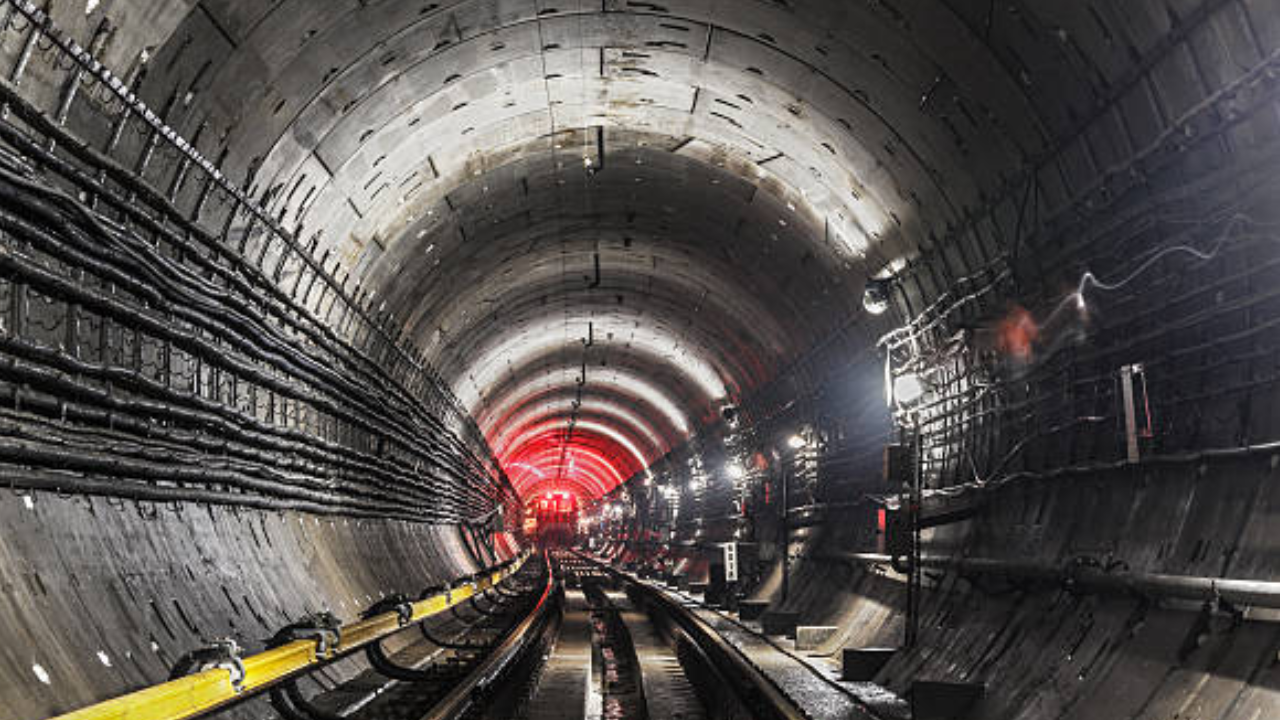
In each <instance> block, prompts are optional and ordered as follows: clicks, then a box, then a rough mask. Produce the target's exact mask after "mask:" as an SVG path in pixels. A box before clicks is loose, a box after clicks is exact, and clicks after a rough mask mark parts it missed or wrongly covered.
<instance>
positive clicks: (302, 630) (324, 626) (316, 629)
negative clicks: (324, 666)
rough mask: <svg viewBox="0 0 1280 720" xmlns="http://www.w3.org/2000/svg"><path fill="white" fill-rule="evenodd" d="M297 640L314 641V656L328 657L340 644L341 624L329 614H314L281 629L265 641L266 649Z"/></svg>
mask: <svg viewBox="0 0 1280 720" xmlns="http://www.w3.org/2000/svg"><path fill="white" fill-rule="evenodd" d="M297 640H314V641H315V643H316V656H317V657H322V658H324V657H329V654H330V653H331V652H333V649H334V648H336V647H337V646H338V645H340V644H341V643H342V622H341V621H340V620H338V618H337V617H336V616H335V615H334V614H333V613H331V612H328V611H325V612H319V613H315V614H314V615H310V616H308V617H306V618H303V619H302V620H299V621H298V622H296V623H293V624H290V625H286V626H284V627H283V628H281V629H280V631H279V632H277V633H276V634H275V635H274V636H272V638H271V639H270V640H269V641H267V647H268V648H275V647H280V646H281V645H285V644H288V643H291V642H295V641H297Z"/></svg>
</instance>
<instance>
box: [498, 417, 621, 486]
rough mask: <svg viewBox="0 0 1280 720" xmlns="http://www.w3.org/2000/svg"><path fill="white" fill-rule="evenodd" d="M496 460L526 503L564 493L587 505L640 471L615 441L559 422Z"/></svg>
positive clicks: (529, 432) (524, 435)
mask: <svg viewBox="0 0 1280 720" xmlns="http://www.w3.org/2000/svg"><path fill="white" fill-rule="evenodd" d="M499 460H500V461H501V463H502V466H503V468H504V469H505V470H506V472H507V475H508V477H510V478H511V482H512V484H513V485H514V486H515V489H516V491H517V492H518V493H519V494H520V496H521V497H524V498H529V497H535V496H537V495H540V494H546V493H559V492H568V493H570V494H572V495H573V496H574V497H576V498H579V499H581V500H582V501H589V500H592V499H595V498H599V497H601V496H603V495H605V494H606V493H608V492H609V491H610V490H612V489H613V488H615V487H617V486H618V485H619V484H621V483H622V482H623V481H624V480H626V479H627V478H629V477H631V476H632V475H634V474H635V473H638V472H640V471H641V470H643V469H644V466H643V465H642V460H641V458H638V457H637V456H636V453H635V452H633V451H632V450H630V449H628V448H627V447H625V446H624V445H623V443H621V442H619V441H618V440H617V439H616V438H613V437H609V436H608V435H606V434H604V433H601V432H598V431H594V430H591V429H584V428H575V429H573V430H569V429H567V428H566V426H565V423H563V422H559V421H547V422H544V423H542V424H540V425H535V426H533V427H530V428H527V429H525V430H524V431H523V432H521V433H520V434H519V440H518V441H517V442H515V443H513V444H512V445H511V447H509V448H504V449H503V450H502V451H501V454H500V456H499Z"/></svg>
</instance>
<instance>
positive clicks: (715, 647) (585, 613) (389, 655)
mask: <svg viewBox="0 0 1280 720" xmlns="http://www.w3.org/2000/svg"><path fill="white" fill-rule="evenodd" d="M322 615H323V614H322ZM322 615H317V616H313V617H311V618H308V619H307V620H306V621H305V622H299V623H294V624H292V625H290V626H287V627H285V628H283V629H282V630H281V631H280V632H279V633H278V634H277V635H276V637H275V638H273V639H272V640H271V641H269V642H268V644H267V650H266V651H265V652H263V653H261V654H258V655H254V656H245V657H243V658H242V657H240V656H239V655H236V654H230V655H227V656H226V657H221V656H220V657H219V658H203V659H200V660H198V661H196V660H193V662H194V663H195V664H194V665H193V666H192V668H190V669H188V670H187V671H184V672H186V674H178V675H175V678H174V679H173V680H170V681H169V682H168V683H162V684H159V685H155V686H152V687H150V688H144V689H142V690H139V691H137V692H135V693H133V694H131V695H128V696H122V697H121V698H118V699H115V700H111V701H107V702H105V703H102V704H100V705H97V706H90V707H87V708H83V709H81V710H80V711H77V712H76V713H74V714H72V715H70V716H66V717H64V718H61V719H60V720H71V719H72V718H74V720H124V719H125V718H127V719H128V720H185V719H186V718H194V717H197V716H201V715H207V714H208V713H209V712H210V711H216V712H219V713H225V714H224V715H223V716H224V717H227V718H228V719H231V718H234V719H235V720H240V719H241V718H246V719H254V720H257V719H259V718H261V719H263V720H276V719H277V718H278V719H279V720H347V719H352V720H454V719H461V718H469V719H473V720H509V719H511V718H517V719H520V720H561V719H565V720H568V719H578V718H585V719H587V720H644V719H646V718H655V719H657V718H664V719H665V718H673V719H676V720H703V719H704V718H706V719H708V720H721V719H726V720H735V719H737V718H766V719H769V720H773V719H785V720H791V719H793V718H803V717H806V715H804V714H803V713H801V712H800V710H799V709H798V708H797V706H796V705H795V704H793V703H792V701H791V700H790V699H789V698H788V696H787V695H786V694H784V693H783V692H781V691H780V690H779V688H778V686H776V685H775V684H774V683H773V681H771V680H770V679H769V678H768V677H766V676H765V674H764V673H762V672H760V671H759V669H757V668H755V667H754V666H752V665H751V664H750V663H749V662H747V660H746V658H745V657H744V656H743V655H742V653H740V652H738V651H737V650H735V649H733V647H732V646H730V645H728V643H727V642H726V641H725V640H724V639H722V638H721V636H720V634H719V633H717V632H716V631H715V630H713V629H712V628H711V626H710V625H709V624H708V623H707V622H706V621H704V620H701V619H699V617H698V615H697V613H696V612H694V611H693V610H692V609H691V608H690V607H687V606H686V605H685V604H683V603H682V602H680V601H679V600H678V599H676V598H675V597H674V596H672V595H671V594H670V593H669V592H667V591H665V590H662V589H660V588H658V587H656V586H652V585H650V584H647V583H644V582H641V581H639V580H637V579H635V578H632V577H630V576H628V575H625V574H623V573H620V572H617V571H615V570H613V569H611V568H609V567H608V566H607V565H604V564H601V563H599V562H597V561H595V560H592V559H591V558H588V557H586V556H583V555H579V554H575V553H572V552H569V551H564V550H557V551H552V552H550V553H545V554H543V555H524V556H521V558H520V560H519V562H518V563H513V564H511V565H510V567H508V568H507V569H505V570H501V571H493V570H490V571H486V572H484V573H479V574H477V575H476V576H472V577H469V578H461V579H459V580H457V581H455V582H454V583H453V584H452V585H451V586H449V587H440V588H432V589H429V590H427V591H424V593H423V599H420V600H418V601H412V600H410V599H408V598H404V597H400V596H392V597H387V598H384V599H383V600H381V601H379V602H377V603H375V604H374V605H373V606H372V607H370V608H368V610H367V611H366V612H365V613H364V615H363V616H362V618H361V619H360V620H359V621H357V622H354V623H350V624H347V625H338V624H336V622H334V621H333V619H332V618H330V619H329V620H325V619H324V618H323V617H322ZM229 652H234V650H231V651H229ZM282 654H283V655H282ZM280 656H283V657H287V658H293V657H295V656H297V658H298V659H297V660H296V661H290V662H292V664H291V665H288V666H285V665H283V664H282V663H283V662H284V661H283V660H278V659H276V658H277V657H280ZM269 663H274V664H269ZM175 672H177V670H176V669H175ZM237 672H238V673H239V683H238V684H237V680H236V677H237ZM228 677H229V678H230V684H231V685H234V686H236V689H235V694H234V695H233V696H231V697H230V698H228V699H227V700H225V701H221V700H220V696H219V698H218V700H217V701H218V704H217V706H216V707H209V704H208V703H205V704H204V705H203V706H202V705H200V704H198V703H197V702H195V696H194V695H193V694H192V693H191V690H193V689H203V688H206V687H207V688H209V690H208V692H220V691H221V688H222V685H223V684H226V683H227V681H228ZM335 678H341V679H337V680H335ZM202 691H203V690H202Z"/></svg>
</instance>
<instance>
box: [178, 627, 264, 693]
mask: <svg viewBox="0 0 1280 720" xmlns="http://www.w3.org/2000/svg"><path fill="white" fill-rule="evenodd" d="M219 668H220V669H223V670H226V671H227V672H229V673H230V674H231V687H232V688H234V689H235V691H236V692H237V693H239V692H242V691H243V690H244V679H245V669H244V661H243V660H241V659H240V645H239V643H237V642H236V641H235V640H234V639H232V638H219V639H217V640H214V641H213V644H211V645H209V646H208V647H203V648H198V649H196V650H192V651H191V652H189V653H187V654H186V655H183V656H182V657H180V658H178V662H177V663H175V664H174V666H173V670H172V671H171V672H170V673H169V679H170V680H176V679H178V678H182V677H186V676H188V675H195V674H196V673H201V672H204V671H206V670H216V669H219Z"/></svg>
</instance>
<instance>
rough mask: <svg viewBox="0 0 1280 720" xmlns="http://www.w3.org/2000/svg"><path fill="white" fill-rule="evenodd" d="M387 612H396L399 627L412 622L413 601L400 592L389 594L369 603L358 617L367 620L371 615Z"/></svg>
mask: <svg viewBox="0 0 1280 720" xmlns="http://www.w3.org/2000/svg"><path fill="white" fill-rule="evenodd" d="M389 612H394V613H395V614H396V617H397V619H398V620H399V622H400V627H404V626H405V625H408V624H409V623H411V622H413V603H411V602H409V598H407V597H405V596H404V595H401V594H395V595H390V596H388V597H385V598H383V599H381V600H379V601H378V602H376V603H374V604H373V605H370V606H369V609H368V610H365V611H364V612H363V613H361V614H360V618H361V619H363V620H368V619H369V618H371V617H374V616H377V615H382V614H383V613H389Z"/></svg>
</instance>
